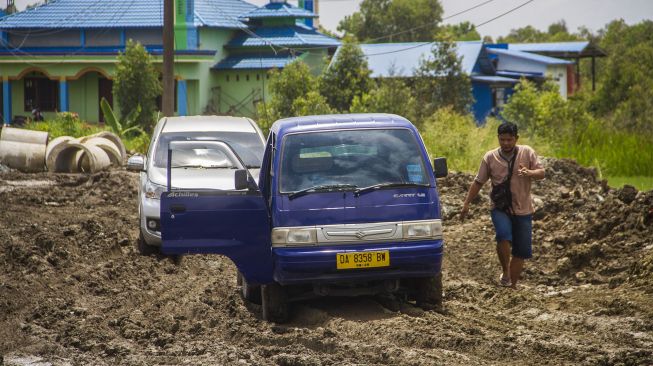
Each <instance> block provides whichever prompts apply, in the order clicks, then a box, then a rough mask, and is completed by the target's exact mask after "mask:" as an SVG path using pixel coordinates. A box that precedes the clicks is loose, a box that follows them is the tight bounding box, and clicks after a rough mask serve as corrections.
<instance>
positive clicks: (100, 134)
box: [80, 131, 127, 165]
mask: <svg viewBox="0 0 653 366" xmlns="http://www.w3.org/2000/svg"><path fill="white" fill-rule="evenodd" d="M94 137H102V138H105V139H107V140H109V141H111V142H113V143H114V144H115V145H116V146H117V147H118V150H119V151H120V156H121V157H122V160H121V164H120V165H123V164H124V162H125V160H126V159H127V150H125V144H123V143H122V140H121V139H120V137H118V135H116V134H115V133H113V132H109V131H102V132H98V133H96V134H93V135H90V136H86V137H82V138H81V139H80V140H81V141H82V142H85V141H87V140H89V139H92V138H94Z"/></svg>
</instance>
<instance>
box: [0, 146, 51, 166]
mask: <svg viewBox="0 0 653 366" xmlns="http://www.w3.org/2000/svg"><path fill="white" fill-rule="evenodd" d="M0 163H2V164H4V165H6V166H8V167H10V168H14V169H18V170H20V171H23V172H42V171H43V170H44V169H45V145H43V144H30V143H26V142H17V141H7V140H0Z"/></svg>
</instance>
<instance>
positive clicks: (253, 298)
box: [236, 271, 261, 305]
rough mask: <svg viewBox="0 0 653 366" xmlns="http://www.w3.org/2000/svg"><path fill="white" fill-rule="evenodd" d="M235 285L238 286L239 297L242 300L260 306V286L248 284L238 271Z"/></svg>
mask: <svg viewBox="0 0 653 366" xmlns="http://www.w3.org/2000/svg"><path fill="white" fill-rule="evenodd" d="M236 284H237V285H238V286H240V296H241V297H242V298H243V300H247V301H249V302H251V303H254V304H257V305H261V286H257V285H250V284H248V283H247V280H246V279H245V277H243V275H242V274H241V273H240V271H238V274H237V275H236Z"/></svg>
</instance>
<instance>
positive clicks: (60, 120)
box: [25, 112, 104, 138]
mask: <svg viewBox="0 0 653 366" xmlns="http://www.w3.org/2000/svg"><path fill="white" fill-rule="evenodd" d="M25 128H26V129H28V130H36V131H44V132H48V133H49V134H50V138H56V137H60V136H72V137H83V136H88V135H92V134H94V133H98V132H100V131H104V129H102V128H100V127H99V126H97V125H91V124H88V123H86V122H85V121H82V120H80V119H79V116H77V114H76V113H71V112H61V113H57V116H56V117H55V119H53V120H48V121H42V122H29V123H27V124H25Z"/></svg>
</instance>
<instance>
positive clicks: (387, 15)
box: [338, 0, 443, 42]
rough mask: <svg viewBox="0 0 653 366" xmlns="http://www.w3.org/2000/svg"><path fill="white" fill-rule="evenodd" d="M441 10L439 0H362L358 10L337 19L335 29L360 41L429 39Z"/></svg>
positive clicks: (432, 35)
mask: <svg viewBox="0 0 653 366" xmlns="http://www.w3.org/2000/svg"><path fill="white" fill-rule="evenodd" d="M442 13H443V10H442V5H441V4H440V1H439V0H363V2H361V4H360V11H358V12H355V13H354V14H352V15H350V16H346V17H345V18H344V19H343V20H342V21H340V24H339V25H338V31H341V32H343V33H345V34H346V35H353V36H354V37H356V38H357V39H358V40H359V41H361V42H366V41H371V40H374V41H378V42H415V41H432V40H433V37H434V36H435V35H436V33H437V31H438V25H439V23H440V21H441V20H442ZM390 34H393V35H392V37H386V36H388V35H390Z"/></svg>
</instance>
